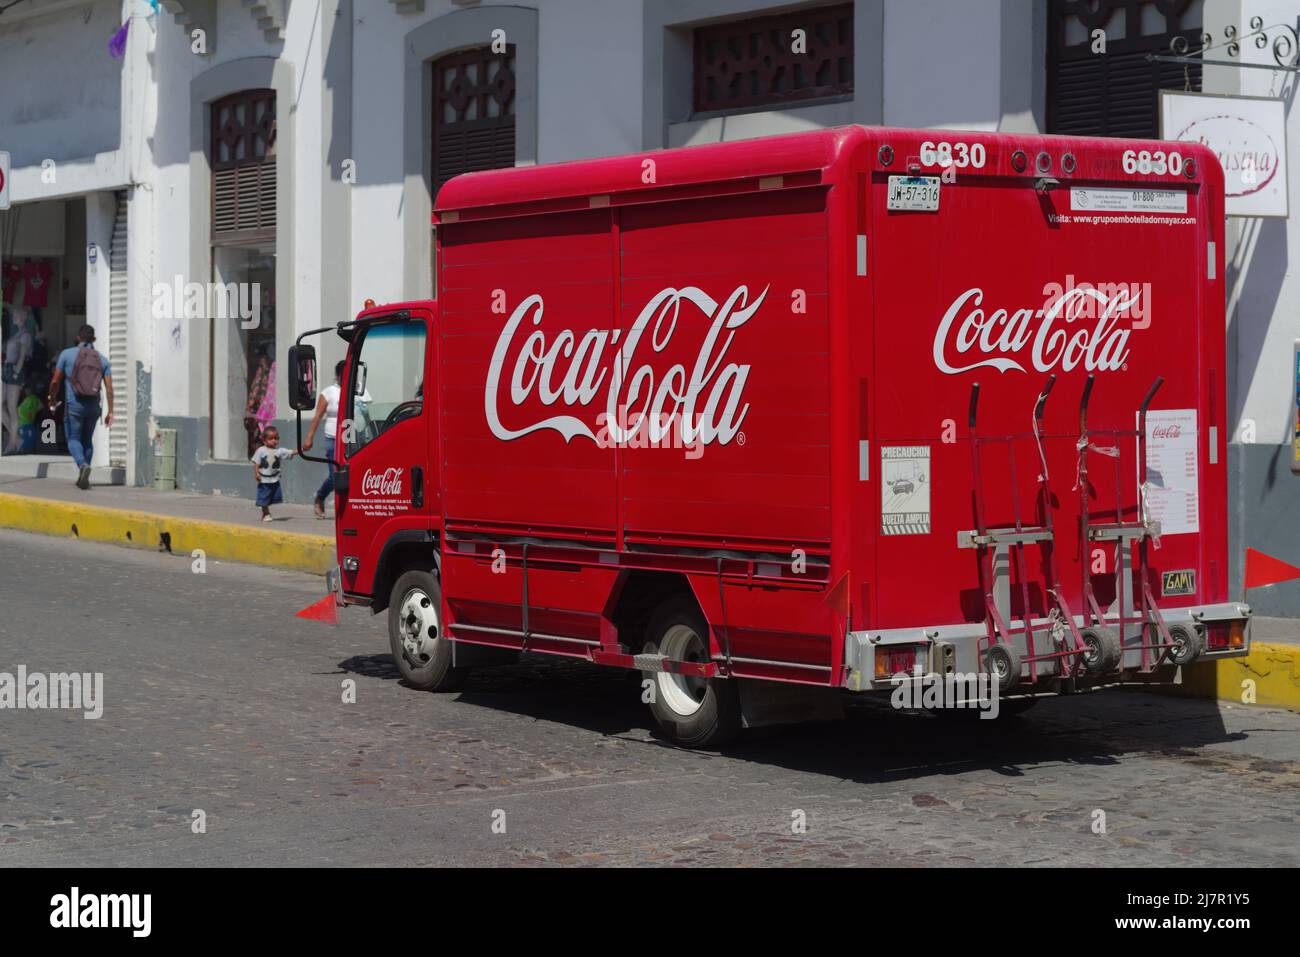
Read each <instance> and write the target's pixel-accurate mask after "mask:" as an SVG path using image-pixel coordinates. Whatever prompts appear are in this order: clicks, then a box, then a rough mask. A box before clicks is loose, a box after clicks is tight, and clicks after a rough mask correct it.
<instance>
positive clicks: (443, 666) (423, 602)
mask: <svg viewBox="0 0 1300 957" xmlns="http://www.w3.org/2000/svg"><path fill="white" fill-rule="evenodd" d="M408 601H409V602H410V603H411V604H410V605H408ZM430 615H431V616H432V618H430V617H429V616H430ZM441 617H442V588H441V587H439V585H438V579H437V578H436V577H435V576H434V575H432V574H431V573H429V572H426V571H409V572H404V573H402V575H401V576H400V577H399V578H398V579H397V581H395V582H394V583H393V590H392V592H391V594H390V597H389V602H388V646H389V649H390V650H391V651H392V653H393V663H394V664H396V665H397V670H398V671H400V672H401V673H402V677H403V678H405V679H406V680H407V681H408V682H409V683H410V684H412V685H414V686H415V687H416V688H419V689H421V690H422V691H439V692H446V691H458V690H459V689H460V687H461V686H462V685H463V684H464V682H465V675H466V672H467V670H468V669H465V668H453V667H452V666H451V641H450V640H449V639H448V638H446V637H445V636H444V635H443V634H442V631H441V624H442V622H441ZM429 629H433V630H434V631H435V632H436V634H432V635H431V634H429V633H428V632H429ZM421 630H422V631H423V632H424V634H423V635H422V636H419V637H417V632H418V631H421Z"/></svg>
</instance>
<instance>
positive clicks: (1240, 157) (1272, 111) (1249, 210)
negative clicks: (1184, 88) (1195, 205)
mask: <svg viewBox="0 0 1300 957" xmlns="http://www.w3.org/2000/svg"><path fill="white" fill-rule="evenodd" d="M1160 131H1161V132H1160V135H1161V138H1162V139H1166V140H1178V141H1180V142H1184V143H1201V144H1203V145H1205V146H1208V147H1209V148H1210V149H1212V150H1213V151H1214V155H1215V156H1217V157H1218V158H1219V164H1220V165H1221V166H1222V167H1223V176H1224V192H1225V193H1226V194H1227V213H1228V215H1229V216H1273V217H1286V216H1287V214H1288V211H1289V210H1288V206H1287V188H1286V179H1287V177H1286V109H1285V106H1284V104H1283V102H1282V100H1280V99H1274V98H1272V97H1262V96H1219V95H1215V94H1208V93H1181V92H1174V91H1170V90H1162V91H1161V93H1160Z"/></svg>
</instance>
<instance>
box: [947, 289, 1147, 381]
mask: <svg viewBox="0 0 1300 957" xmlns="http://www.w3.org/2000/svg"><path fill="white" fill-rule="evenodd" d="M1085 297H1087V298H1092V299H1094V300H1096V308H1095V309H1091V308H1090V309H1082V308H1080V305H1081V304H1082V302H1083V300H1084V299H1085ZM1140 297H1141V287H1137V291H1135V292H1132V293H1123V292H1121V293H1120V294H1118V295H1115V296H1112V297H1107V296H1106V295H1105V294H1103V293H1102V292H1101V291H1099V290H1097V289H1094V288H1091V287H1079V288H1075V289H1070V290H1068V291H1066V292H1065V293H1064V294H1063V295H1061V296H1059V297H1057V298H1056V299H1054V300H1052V301H1051V302H1050V303H1048V305H1047V306H1046V307H1045V308H1043V309H1038V310H1033V309H1017V310H1015V311H1014V312H1011V311H1009V310H1007V309H996V310H994V311H992V312H985V310H983V309H981V308H979V307H980V306H981V305H982V304H983V302H984V290H983V289H979V288H975V289H967V290H966V291H965V292H964V293H962V294H961V295H960V296H958V297H957V298H956V299H955V300H953V303H952V305H951V306H949V307H948V311H947V312H946V313H945V314H944V317H943V320H942V321H941V322H940V323H939V328H938V330H937V331H936V332H935V335H934V364H935V365H936V366H938V367H939V371H940V372H946V373H948V374H949V375H956V374H957V373H961V372H970V371H971V370H972V369H979V368H981V367H985V366H987V367H989V368H993V369H997V370H998V371H999V372H1006V371H1008V370H1010V369H1015V370H1017V371H1019V372H1025V371H1026V369H1025V367H1024V365H1022V364H1021V363H1020V362H1019V361H1017V360H1016V359H1008V358H1001V356H1007V355H1014V354H1016V353H1019V352H1021V351H1022V350H1023V349H1024V348H1025V347H1026V346H1030V345H1031V343H1032V346H1031V348H1030V354H1029V360H1030V362H1031V363H1032V364H1033V367H1034V368H1035V369H1037V370H1038V371H1039V372H1050V371H1052V370H1053V369H1054V368H1056V367H1057V366H1059V367H1060V368H1061V370H1062V371H1064V372H1069V371H1070V370H1071V369H1073V368H1075V367H1076V366H1078V365H1080V364H1082V365H1083V367H1084V368H1085V369H1087V370H1088V371H1089V372H1114V371H1116V370H1118V369H1120V368H1121V367H1122V366H1123V365H1124V361H1125V360H1126V359H1127V358H1128V348H1127V346H1128V337H1129V334H1130V332H1131V331H1132V330H1131V329H1122V328H1120V327H1119V320H1120V317H1121V316H1123V315H1126V314H1127V312H1128V311H1129V310H1130V309H1132V307H1133V306H1135V305H1136V304H1137V303H1138V301H1139V299H1140ZM966 310H969V311H966ZM963 313H964V318H962V319H961V320H960V323H958V317H959V316H962V315H963ZM1085 314H1088V315H1092V316H1095V324H1093V325H1091V326H1088V325H1084V324H1083V323H1082V322H1080V318H1081V316H1082V315H1085ZM1034 323H1037V328H1034ZM1076 323H1078V325H1075V324H1076ZM972 349H976V350H978V351H979V352H980V353H983V354H984V355H986V356H997V357H996V358H987V359H981V360H979V361H978V362H972V363H970V364H968V365H958V364H953V363H951V362H949V360H948V356H949V355H950V354H951V353H952V352H953V351H955V352H956V353H957V355H958V356H964V355H965V354H966V353H968V352H970V351H971V350H972ZM957 361H960V360H954V362H957Z"/></svg>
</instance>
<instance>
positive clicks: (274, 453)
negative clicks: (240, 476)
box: [252, 426, 298, 522]
mask: <svg viewBox="0 0 1300 957" xmlns="http://www.w3.org/2000/svg"><path fill="white" fill-rule="evenodd" d="M262 441H263V442H264V443H265V444H264V445H262V447H261V448H259V449H258V450H257V451H256V452H254V453H253V458H252V463H253V475H254V476H256V478H257V504H258V507H259V508H261V509H262V521H264V522H269V521H271V506H272V505H279V504H280V503H281V502H283V501H284V493H283V492H281V491H280V463H281V462H283V461H284V460H285V459H291V458H293V457H294V456H295V455H297V454H298V453H297V452H295V451H294V450H293V449H282V448H280V431H279V430H278V429H277V428H276V427H275V426H270V427H268V428H267V430H266V431H265V432H263V433H262Z"/></svg>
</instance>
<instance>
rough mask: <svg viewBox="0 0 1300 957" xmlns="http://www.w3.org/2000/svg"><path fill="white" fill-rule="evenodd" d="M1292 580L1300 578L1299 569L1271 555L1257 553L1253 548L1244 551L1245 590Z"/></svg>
mask: <svg viewBox="0 0 1300 957" xmlns="http://www.w3.org/2000/svg"><path fill="white" fill-rule="evenodd" d="M1293 578H1300V568H1297V567H1296V566H1295V565H1290V564H1288V563H1286V562H1284V561H1282V560H1281V559H1280V558H1274V557H1273V556H1272V555H1265V554H1264V553H1263V552H1257V551H1255V549H1253V548H1248V549H1246V587H1247V588H1260V587H1262V586H1264V585H1276V584H1277V583H1278V582H1287V581H1290V580H1291V579H1293Z"/></svg>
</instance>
